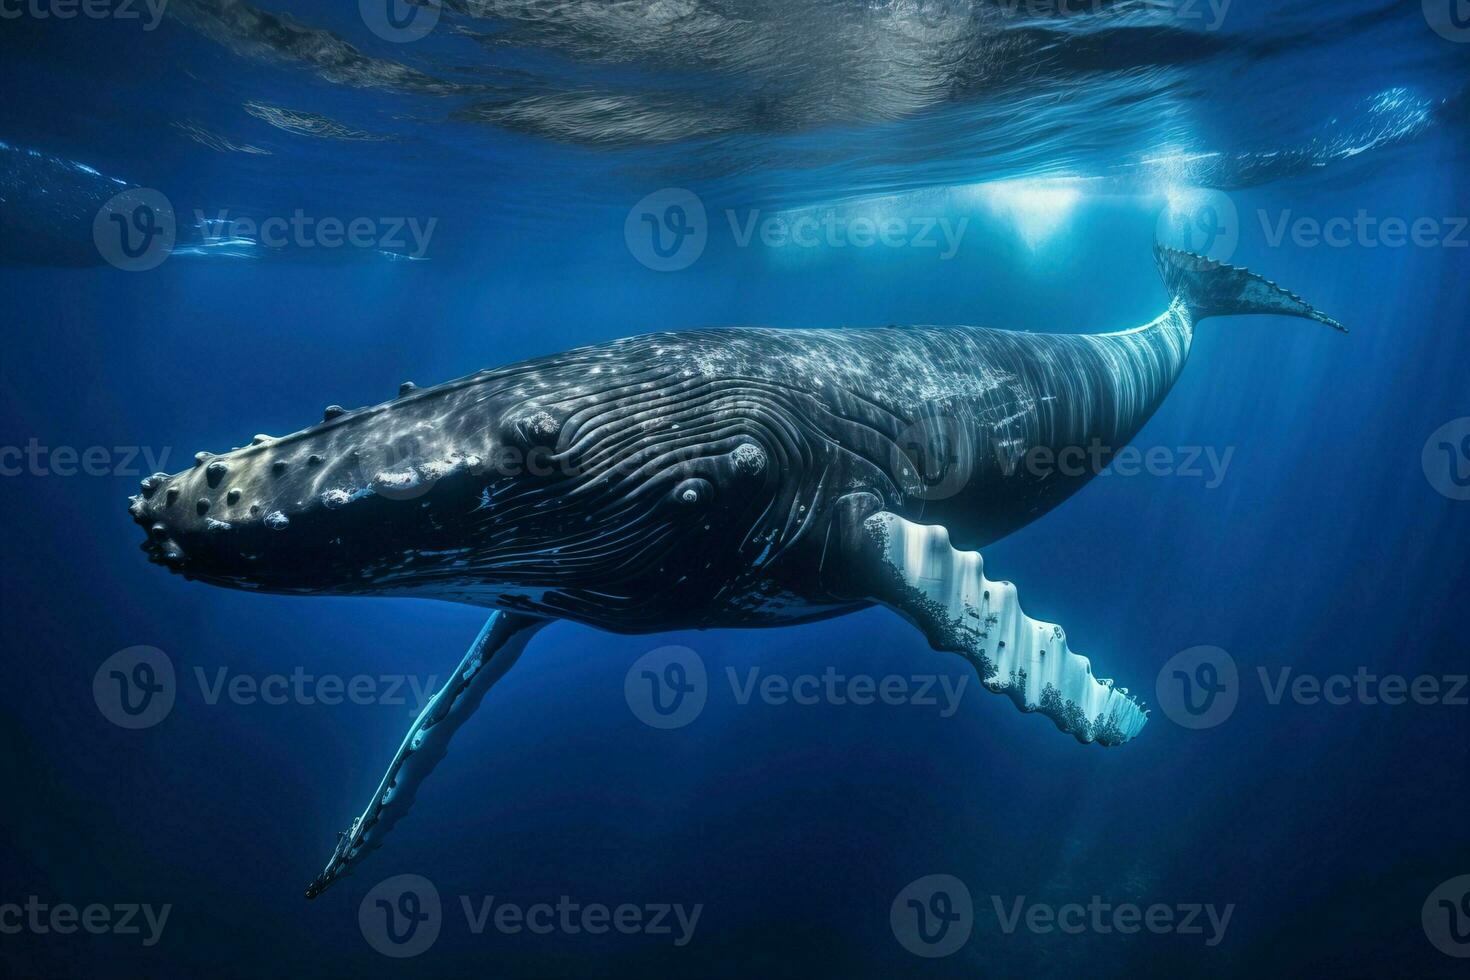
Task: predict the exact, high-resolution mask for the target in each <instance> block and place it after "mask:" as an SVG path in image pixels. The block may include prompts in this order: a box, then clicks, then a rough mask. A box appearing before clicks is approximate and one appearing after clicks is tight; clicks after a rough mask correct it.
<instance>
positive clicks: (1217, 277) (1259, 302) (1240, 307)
mask: <svg viewBox="0 0 1470 980" xmlns="http://www.w3.org/2000/svg"><path fill="white" fill-rule="evenodd" d="M1154 255H1155V257H1156V258H1157V259H1158V263H1159V274H1160V275H1162V276H1163V277H1164V285H1165V286H1167V287H1168V289H1169V293H1170V294H1171V295H1173V296H1174V297H1175V298H1177V299H1178V300H1180V301H1181V302H1182V303H1184V305H1185V306H1186V307H1188V308H1189V311H1190V313H1191V314H1192V315H1193V317H1194V319H1195V321H1196V322H1197V321H1199V320H1203V319H1204V318H1205V317H1207V316H1232V315H1237V314H1242V313H1274V314H1277V315H1280V316H1299V317H1305V318H1306V319H1308V320H1316V321H1317V322H1318V323H1325V324H1327V325H1328V326H1329V327H1331V328H1332V329H1334V330H1341V331H1342V332H1343V333H1347V327H1344V326H1343V325H1342V324H1341V323H1338V322H1337V321H1336V320H1334V319H1333V318H1332V317H1330V316H1328V315H1327V314H1325V313H1323V312H1321V311H1319V310H1317V309H1315V308H1314V307H1313V306H1312V305H1311V304H1310V303H1308V302H1307V301H1306V300H1304V299H1302V298H1301V297H1300V296H1298V295H1297V294H1296V293H1292V292H1288V291H1287V290H1285V289H1282V288H1281V287H1280V286H1278V285H1276V284H1275V283H1274V282H1271V281H1270V280H1269V279H1264V278H1262V277H1261V276H1258V275H1256V274H1255V273H1254V272H1250V271H1248V270H1246V269H1241V268H1238V267H1237V266H1233V265H1226V264H1224V263H1223V262H1216V261H1215V260H1214V259H1208V258H1205V257H1204V256H1203V255H1195V254H1194V253H1193V252H1184V251H1181V250H1179V249H1176V248H1168V247H1167V246H1163V245H1160V246H1158V247H1157V248H1155V249H1154Z"/></svg>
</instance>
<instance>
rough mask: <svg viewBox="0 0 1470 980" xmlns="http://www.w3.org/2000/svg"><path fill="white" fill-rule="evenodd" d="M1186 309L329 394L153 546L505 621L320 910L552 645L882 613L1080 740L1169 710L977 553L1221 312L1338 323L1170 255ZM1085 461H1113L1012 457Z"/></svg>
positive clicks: (918, 331)
mask: <svg viewBox="0 0 1470 980" xmlns="http://www.w3.org/2000/svg"><path fill="white" fill-rule="evenodd" d="M1156 257H1157V261H1158V266H1159V270H1160V272H1161V274H1162V277H1163V280H1164V284H1165V286H1166V288H1167V291H1168V294H1169V298H1170V299H1169V303H1168V305H1167V307H1166V308H1165V309H1164V311H1163V312H1162V313H1160V314H1159V315H1158V316H1157V317H1155V318H1154V319H1153V320H1152V321H1150V322H1149V323H1147V324H1144V325H1142V326H1139V327H1135V328H1133V329H1129V330H1123V331H1119V332H1114V333H1103V334H1053V333H1022V332H1011V331H1004V330H996V329H988V328H980V327H960V326H945V327H936V326H910V327H882V328H863V329H810V330H807V329H800V330H795V329H793V330H774V329H757V328H743V329H723V330H693V331H680V332H670V333H655V334H648V335H644V336H638V337H631V338H626V339H622V340H618V341H614V342H611V343H605V344H600V345H597V346H592V347H584V348H581V349H577V350H573V351H569V352H567V353H563V354H557V355H554V356H550V357H543V358H539V359H536V360H531V361H526V362H523V363H519V364H512V365H509V366H506V367H500V368H493V369H487V370H483V371H480V372H479V373H477V374H472V375H470V376H468V377H465V378H461V379H459V380H457V381H451V382H448V383H445V384H441V385H437V386H434V387H426V388H419V387H416V386H414V385H413V384H411V383H408V382H405V383H404V385H403V386H402V388H401V389H400V391H399V394H398V396H397V397H396V398H393V399H392V400H390V401H387V402H384V403H382V404H379V405H374V406H371V407H366V408H360V409H356V410H352V411H349V410H345V409H343V408H341V407H340V406H336V405H333V406H330V407H329V408H328V409H327V410H326V412H325V413H324V417H323V419H322V421H321V422H320V423H318V424H316V425H313V426H311V427H310V428H307V429H304V430H302V431H300V432H296V433H294V434H291V435H286V436H281V437H272V436H266V435H260V436H256V437H255V438H254V439H253V440H252V442H251V444H250V445H249V446H246V447H243V448H238V449H234V450H232V451H230V452H228V453H222V454H219V455H211V454H209V453H200V454H199V455H198V456H197V457H196V463H195V465H194V466H193V467H192V468H191V469H189V470H187V471H184V472H181V473H177V474H174V475H172V476H170V475H167V474H162V473H158V474H154V475H153V476H150V477H148V478H146V479H145V480H144V481H143V483H142V487H141V492H140V493H138V494H137V495H136V496H134V497H132V498H131V501H130V512H131V514H132V516H133V517H134V519H135V520H136V521H137V522H138V523H139V524H140V525H142V527H143V528H144V530H145V532H146V539H147V540H146V541H145V543H144V544H143V546H142V547H143V550H144V551H145V552H147V554H148V556H149V559H150V560H151V561H153V562H155V563H157V564H160V565H162V566H164V567H166V568H168V569H169V570H171V571H173V572H175V573H178V574H181V575H183V576H184V577H185V578H189V579H196V580H198V581H201V582H206V583H209V584H212V585H219V586H226V587H231V588H239V589H251V590H255V591H260V592H272V593H289V594H300V595H322V594H334V595H374V596H392V595H401V596H416V597H428V598H436V599H443V600H449V601H454V602H461V603H470V604H473V605H477V606H482V607H488V608H490V609H492V610H493V612H492V613H491V614H490V617H489V620H488V621H487V622H486V624H485V626H484V629H483V630H482V631H481V632H480V634H479V636H478V637H477V638H476V639H475V641H474V643H473V644H472V645H471V646H470V649H469V651H468V653H466V654H465V656H464V657H463V659H462V660H461V662H460V664H459V666H458V668H457V669H456V670H455V672H454V674H453V675H452V676H451V678H450V680H449V681H448V682H447V683H446V684H445V685H444V687H443V688H442V689H441V690H439V691H438V692H437V693H436V694H435V695H434V697H433V698H432V699H431V701H430V702H429V703H428V704H427V705H426V706H425V708H424V709H423V711H422V712H421V713H420V714H419V716H418V717H417V718H416V719H415V721H414V723H413V725H412V726H411V728H410V729H409V731H408V733H407V734H406V735H405V737H404V739H403V741H402V744H401V745H400V746H399V748H398V751H397V753H396V754H395V755H394V757H393V760H392V762H391V763H390V765H389V766H388V769H387V771H386V773H385V775H384V776H383V777H382V780H381V781H380V783H379V785H378V787H377V789H376V790H375V792H374V793H373V796H372V798H371V801H370V802H369V803H368V805H367V806H366V807H365V809H364V810H363V811H362V813H361V815H359V816H358V817H357V818H356V819H354V820H353V821H352V824H351V826H350V827H349V828H348V830H347V831H345V832H344V833H342V834H340V835H339V838H338V842H337V845H336V847H335V849H334V850H333V852H332V854H331V857H330V859H329V860H328V863H327V865H326V866H325V868H324V869H323V870H322V872H321V873H320V874H319V875H318V876H317V877H316V879H315V880H314V881H313V882H312V883H311V884H310V886H309V887H308V889H307V897H309V898H310V897H314V896H316V895H318V894H320V893H321V892H322V891H323V890H324V889H326V888H327V887H329V886H330V885H331V884H332V883H333V882H334V881H336V880H337V879H338V878H339V877H340V876H341V875H343V874H344V873H346V872H347V871H349V870H351V869H352V868H353V867H354V866H356V864H357V863H358V862H360V861H361V860H362V859H363V858H364V857H365V856H366V855H367V854H368V853H369V852H370V851H372V850H374V849H375V848H377V847H378V846H379V845H380V844H381V843H382V841H383V838H384V837H385V835H386V834H387V833H388V832H389V830H390V829H391V828H392V826H393V825H394V824H395V823H396V822H397V821H398V820H399V819H400V818H401V817H402V816H403V815H404V814H405V813H406V812H407V811H408V808H409V806H410V805H411V804H412V802H413V798H414V796H415V794H416V793H417V792H418V790H419V788H420V786H421V785H422V783H423V781H424V779H425V777H426V776H427V775H428V774H429V772H430V771H431V770H432V769H433V768H434V765H435V763H436V762H437V761H438V760H439V759H440V758H442V757H443V755H444V753H445V750H446V747H447V745H448V743H449V740H450V738H451V736H452V735H453V734H454V731H455V730H456V729H457V728H458V727H459V726H460V725H461V724H462V723H463V722H464V720H465V719H466V718H467V717H468V716H469V715H470V714H471V713H472V712H473V711H474V710H475V708H476V707H477V706H478V705H479V704H480V702H481V701H482V700H483V698H484V697H485V695H486V693H487V691H488V690H489V689H490V687H491V686H492V685H493V684H494V683H495V681H496V680H497V679H498V678H499V677H501V676H503V675H504V674H505V672H506V671H507V670H509V669H510V668H511V667H512V666H513V665H514V663H515V661H516V660H517V658H518V657H519V656H520V655H521V653H522V651H523V650H524V649H525V647H526V645H527V643H528V641H529V640H530V639H531V638H532V637H533V636H534V634H535V632H536V631H537V630H538V629H539V628H540V627H541V626H543V625H545V624H546V623H548V622H551V621H553V620H557V619H568V620H573V621H576V622H579V623H585V624H589V625H591V626H595V627H599V628H602V629H605V630H611V631H616V632H620V633H650V632H657V631H661V630H671V629H691V628H692V629H699V628H715V627H721V628H728V627H768V626H780V625H784V624H792V623H800V622H808V621H813V620H819V619H823V618H826V617H831V616H838V615H842V614H845V613H849V612H853V611H855V610H859V609H863V608H866V607H870V606H873V605H882V606H886V607H888V608H890V609H892V610H894V611H895V612H897V613H898V614H899V615H901V616H903V617H904V618H906V619H907V620H908V621H910V622H911V623H912V624H913V625H914V626H916V627H917V628H918V630H919V631H920V632H921V633H922V634H923V635H924V637H925V638H926V639H927V640H928V642H929V644H930V645H931V646H932V647H934V648H935V649H938V650H943V651H952V652H954V653H957V654H960V655H962V656H964V657H965V658H967V659H968V660H969V661H970V662H971V663H972V664H973V665H974V668H975V670H976V671H977V673H978V675H979V678H980V680H981V682H982V683H983V685H984V687H985V688H986V689H987V690H990V691H992V692H995V693H997V694H1001V695H1004V696H1005V697H1007V698H1009V699H1010V700H1011V701H1012V702H1013V703H1014V704H1015V705H1016V706H1017V707H1018V708H1020V709H1021V710H1023V711H1027V712H1034V713H1036V714H1039V715H1042V716H1044V717H1046V718H1048V719H1049V720H1050V721H1051V722H1052V723H1053V724H1054V725H1055V726H1056V727H1057V728H1058V729H1060V730H1061V731H1063V732H1065V733H1067V734H1070V735H1071V736H1073V737H1074V738H1075V739H1077V740H1078V741H1079V742H1083V743H1098V744H1102V745H1119V744H1121V743H1123V742H1126V741H1128V740H1129V739H1131V738H1133V737H1134V736H1136V735H1137V734H1138V733H1139V731H1140V730H1141V729H1142V728H1143V726H1144V723H1145V721H1146V718H1147V712H1146V710H1145V708H1144V706H1143V705H1142V704H1141V703H1140V702H1138V701H1137V700H1135V699H1134V698H1133V697H1131V696H1130V695H1129V693H1128V690H1127V689H1126V688H1124V687H1121V686H1117V685H1114V683H1113V682H1112V681H1111V680H1109V679H1106V678H1101V677H1098V676H1096V675H1094V673H1093V670H1092V666H1091V663H1090V662H1089V661H1088V659H1087V658H1086V657H1083V656H1080V655H1079V654H1077V653H1075V652H1074V651H1073V650H1072V649H1071V647H1070V646H1069V642H1068V638H1067V636H1066V634H1065V633H1064V632H1063V630H1062V629H1061V627H1059V626H1056V625H1053V624H1051V623H1047V622H1043V621H1040V620H1036V619H1032V618H1031V617H1030V616H1028V615H1027V614H1026V613H1025V612H1023V611H1022V609H1021V606H1020V604H1019V601H1018V598H1017V591H1016V588H1015V586H1013V585H1012V584H1010V583H1009V582H1006V581H1003V580H992V579H990V578H987V577H986V571H987V570H986V569H985V568H984V564H983V562H982V558H981V554H980V549H983V548H984V547H985V546H986V545H987V544H988V543H989V542H991V541H994V540H996V539H997V538H1000V537H1001V536H1003V535H1005V534H1007V533H1009V532H1011V531H1013V530H1015V529H1017V528H1019V527H1021V526H1023V525H1025V524H1027V523H1029V522H1030V521H1033V520H1035V519H1036V518H1037V517H1039V516H1041V515H1042V514H1044V513H1046V512H1047V511H1048V510H1050V509H1051V508H1053V507H1055V506H1056V505H1057V504H1059V503H1060V502H1062V501H1063V500H1065V499H1066V498H1067V497H1068V496H1069V495H1070V494H1072V493H1074V492H1075V491H1076V490H1077V489H1078V488H1079V487H1081V486H1082V485H1084V484H1085V483H1086V482H1087V480H1088V479H1089V478H1090V477H1091V476H1093V475H1095V473H1096V472H1097V470H1098V469H1100V468H1102V467H1103V466H1105V465H1106V463H1107V461H1108V460H1110V459H1111V458H1112V457H1113V455H1114V454H1115V453H1116V452H1117V450H1118V449H1119V448H1121V447H1123V446H1124V445H1126V444H1127V443H1128V441H1129V440H1130V439H1131V438H1132V437H1133V436H1134V435H1135V434H1136V433H1137V432H1138V430H1139V429H1140V428H1141V427H1142V426H1143V424H1144V423H1145V422H1146V421H1147V420H1148V418H1149V417H1150V416H1151V415H1152V414H1153V412H1154V411H1155V409H1157V408H1158V407H1159V405H1160V403H1161V402H1162V401H1163V399H1164V397H1165V395H1167V394H1168V392H1169V390H1170V388H1171V387H1172V386H1173V384H1174V381H1175V380H1176V379H1177V378H1178V376H1179V373H1180V371H1181V370H1182V368H1183V366H1184V363H1185V359H1186V357H1187V356H1188V353H1189V349H1190V344H1191V341H1192V338H1193V336H1194V330H1195V327H1196V325H1197V324H1198V322H1199V321H1201V320H1203V319H1205V318H1206V317H1212V316H1223V315H1228V314H1246V313H1271V314H1283V315H1287V316H1295V317H1304V318H1308V319H1312V320H1316V321H1319V322H1321V323H1324V324H1326V325H1328V326H1331V327H1333V328H1336V329H1338V330H1344V328H1343V326H1342V325H1341V324H1340V323H1338V322H1337V321H1336V320H1334V319H1332V318H1331V317H1328V316H1326V315H1325V314H1323V313H1320V312H1318V311H1317V310H1316V309H1314V308H1313V307H1312V306H1310V305H1308V304H1307V303H1306V302H1305V301H1303V300H1302V299H1301V298H1300V297H1298V296H1296V295H1295V294H1293V293H1290V292H1287V291H1286V290H1284V289H1282V288H1281V287H1279V286H1277V285H1276V284H1274V283H1272V282H1269V281H1267V280H1265V279H1263V278H1261V277H1260V276H1257V275H1255V274H1253V273H1250V272H1248V271H1246V270H1245V269H1241V268H1236V267H1233V266H1229V265H1223V264H1219V263H1216V262H1213V261H1211V260H1209V259H1206V258H1203V257H1201V256H1197V255H1193V254H1191V253H1187V252H1182V251H1177V250H1173V249H1167V248H1160V249H1158V250H1157V252H1156ZM1079 448H1086V449H1087V450H1088V452H1089V453H1090V454H1091V455H1092V457H1093V458H1095V459H1096V461H1097V465H1096V466H1090V467H1080V468H1079V467H1073V468H1070V469H1065V470H1064V469H1063V468H1060V467H1057V468H1040V467H1033V466H1025V465H1016V461H1017V460H1021V459H1024V458H1026V454H1028V453H1033V452H1035V451H1038V450H1044V451H1046V452H1049V453H1050V454H1052V456H1053V458H1056V457H1057V456H1058V455H1059V454H1063V453H1065V452H1067V451H1068V450H1069V449H1079Z"/></svg>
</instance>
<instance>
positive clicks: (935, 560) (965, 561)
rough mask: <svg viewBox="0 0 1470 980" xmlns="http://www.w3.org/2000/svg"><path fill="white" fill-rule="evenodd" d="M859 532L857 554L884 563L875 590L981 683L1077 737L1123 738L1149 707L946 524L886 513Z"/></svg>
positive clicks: (873, 575) (1108, 741) (1105, 741)
mask: <svg viewBox="0 0 1470 980" xmlns="http://www.w3.org/2000/svg"><path fill="white" fill-rule="evenodd" d="M862 532H863V535H864V536H865V537H866V538H867V539H868V540H867V541H866V542H865V545H866V547H864V548H863V549H862V553H863V554H865V555H868V556H871V558H872V560H874V561H876V562H877V563H878V564H879V566H880V567H879V568H878V569H876V570H871V569H870V570H869V572H870V574H869V580H870V581H872V582H873V583H874V589H873V591H874V594H873V596H872V598H874V599H876V600H878V601H879V602H882V603H884V604H885V605H888V606H890V607H892V608H893V609H895V610H897V611H898V612H900V613H901V614H903V615H904V616H905V617H906V618H908V619H909V620H911V621H912V622H914V623H915V624H916V625H917V626H918V627H919V628H920V629H921V630H923V631H924V633H925V635H926V636H927V637H928V638H929V643H930V645H931V646H933V647H934V648H935V649H936V650H948V651H953V652H955V653H960V654H963V655H964V656H965V657H967V658H968V659H969V660H970V661H971V662H972V663H973V664H974V665H975V669H976V670H977V671H978V672H979V674H980V680H981V682H982V683H983V684H984V685H985V687H986V689H988V690H991V691H994V692H996V693H998V694H1005V695H1007V696H1008V697H1010V699H1011V700H1012V701H1014V702H1015V703H1016V706H1017V707H1018V708H1020V709H1021V710H1022V711H1035V712H1038V713H1040V714H1043V715H1045V716H1046V717H1048V718H1050V719H1051V720H1052V721H1054V722H1056V724H1057V727H1058V728H1060V729H1061V730H1062V731H1064V732H1068V733H1070V734H1071V735H1073V736H1075V737H1076V738H1077V740H1078V741H1079V742H1098V743H1099V744H1102V745H1120V744H1122V743H1123V742H1126V741H1128V740H1129V739H1131V738H1133V736H1135V735H1137V734H1138V732H1139V731H1140V730H1141V729H1142V728H1143V726H1144V722H1145V721H1147V719H1148V712H1147V711H1145V710H1144V708H1143V706H1142V705H1141V704H1140V703H1138V702H1136V701H1134V700H1133V698H1131V697H1129V696H1128V689H1127V688H1117V687H1114V686H1113V682H1112V681H1111V680H1105V679H1099V678H1097V677H1094V676H1093V675H1092V664H1091V663H1090V662H1089V661H1088V659H1087V658H1086V657H1082V656H1078V655H1077V654H1075V653H1073V652H1072V651H1071V650H1069V649H1067V638H1066V635H1065V634H1064V633H1063V632H1062V628H1061V627H1060V626H1054V625H1052V624H1051V623H1043V622H1040V621H1038V620H1035V619H1032V618H1031V617H1029V616H1027V615H1026V614H1025V613H1024V612H1022V611H1021V606H1020V604H1019V603H1018V602H1017V600H1016V587H1015V586H1013V585H1011V583H1009V582H992V581H991V580H990V579H987V578H986V577H985V575H984V572H983V563H982V561H981V558H980V554H979V552H975V551H957V550H955V549H954V548H953V547H951V545H950V542H949V532H948V531H947V530H945V529H944V528H943V527H930V526H925V525H922V524H914V523H911V522H909V521H906V520H904V519H903V518H901V517H898V516H897V515H895V514H892V513H889V512H887V511H880V512H879V513H876V514H873V515H871V516H870V517H868V518H867V519H866V520H865V521H864V522H863V525H862Z"/></svg>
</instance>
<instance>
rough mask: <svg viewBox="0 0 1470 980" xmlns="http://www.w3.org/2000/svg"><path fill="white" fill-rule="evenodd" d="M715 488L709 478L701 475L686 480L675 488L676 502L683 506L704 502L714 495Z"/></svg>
mask: <svg viewBox="0 0 1470 980" xmlns="http://www.w3.org/2000/svg"><path fill="white" fill-rule="evenodd" d="M714 493H715V488H714V487H712V486H710V484H709V481H708V480H702V479H700V478H699V477H697V476H696V477H694V478H693V479H689V480H685V481H683V482H682V483H680V484H679V485H678V486H677V487H675V488H674V503H676V504H678V505H679V506H681V507H693V506H695V505H697V504H702V503H704V502H705V501H707V500H709V499H710V498H711V497H713V496H714Z"/></svg>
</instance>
